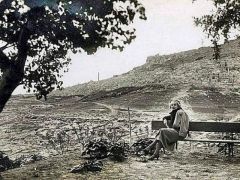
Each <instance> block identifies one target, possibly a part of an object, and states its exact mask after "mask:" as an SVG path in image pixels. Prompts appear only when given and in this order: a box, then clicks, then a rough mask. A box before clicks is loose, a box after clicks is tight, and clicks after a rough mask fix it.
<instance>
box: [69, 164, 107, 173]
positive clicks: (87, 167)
mask: <svg viewBox="0 0 240 180" xmlns="http://www.w3.org/2000/svg"><path fill="white" fill-rule="evenodd" d="M102 167H103V163H102V161H88V162H85V163H83V164H80V165H77V166H74V167H73V168H72V169H71V170H70V172H71V173H84V172H88V171H91V172H96V171H101V170H102Z"/></svg>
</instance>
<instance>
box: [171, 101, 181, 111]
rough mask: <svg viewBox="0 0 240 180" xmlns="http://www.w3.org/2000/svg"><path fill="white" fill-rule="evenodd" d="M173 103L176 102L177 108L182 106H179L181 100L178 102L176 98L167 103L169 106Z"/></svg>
mask: <svg viewBox="0 0 240 180" xmlns="http://www.w3.org/2000/svg"><path fill="white" fill-rule="evenodd" d="M173 104H176V105H177V106H178V109H179V108H182V107H181V102H180V101H179V100H178V99H174V100H171V101H170V103H169V108H171V106H172V105H173Z"/></svg>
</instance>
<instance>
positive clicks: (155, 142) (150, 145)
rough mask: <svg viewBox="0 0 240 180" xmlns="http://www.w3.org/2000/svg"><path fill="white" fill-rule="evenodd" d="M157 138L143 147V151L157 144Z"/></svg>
mask: <svg viewBox="0 0 240 180" xmlns="http://www.w3.org/2000/svg"><path fill="white" fill-rule="evenodd" d="M157 141H158V140H157V139H154V141H153V142H152V143H151V144H149V145H148V146H147V147H146V148H145V149H144V151H150V150H151V149H152V148H153V147H154V146H155V145H156V144H157Z"/></svg>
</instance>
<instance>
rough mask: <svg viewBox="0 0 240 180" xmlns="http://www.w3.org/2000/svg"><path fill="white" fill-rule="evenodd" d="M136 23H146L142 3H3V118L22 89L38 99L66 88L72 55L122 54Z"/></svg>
mask: <svg viewBox="0 0 240 180" xmlns="http://www.w3.org/2000/svg"><path fill="white" fill-rule="evenodd" d="M136 17H139V18H140V19H146V16H145V9H144V7H143V6H142V4H140V3H139V2H138V0H87V1H86V0H71V1H67V0H2V1H0V70H1V76H0V112H1V111H2V109H3V108H4V106H5V104H6V102H7V101H8V100H9V98H10V96H11V94H12V92H13V91H14V89H15V88H16V87H17V86H19V85H20V84H23V85H24V87H25V88H26V89H27V90H28V91H30V90H33V92H34V93H35V94H36V95H37V98H42V97H45V98H46V96H47V94H49V93H50V92H51V91H52V90H54V89H55V88H61V85H62V81H60V79H59V78H60V77H61V76H62V72H64V71H67V66H68V64H69V63H70V59H69V58H68V54H69V52H74V53H76V52H87V53H88V54H93V53H95V52H96V51H97V50H98V48H99V47H108V48H111V49H118V50H122V49H123V47H124V46H125V45H126V44H129V43H131V42H132V40H133V39H134V38H135V37H136V36H135V29H134V28H133V27H132V26H131V24H132V23H133V21H134V19H136Z"/></svg>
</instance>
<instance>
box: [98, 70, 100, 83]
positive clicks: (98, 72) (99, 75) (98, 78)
mask: <svg viewBox="0 0 240 180" xmlns="http://www.w3.org/2000/svg"><path fill="white" fill-rule="evenodd" d="M99 76H100V75H99V72H98V81H99Z"/></svg>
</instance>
